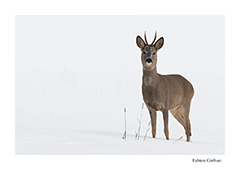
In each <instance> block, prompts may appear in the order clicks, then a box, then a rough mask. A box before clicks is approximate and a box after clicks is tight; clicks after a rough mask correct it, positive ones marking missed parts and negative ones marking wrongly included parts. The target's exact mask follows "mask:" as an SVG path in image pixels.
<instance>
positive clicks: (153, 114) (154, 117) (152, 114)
mask: <svg viewBox="0 0 240 170" xmlns="http://www.w3.org/2000/svg"><path fill="white" fill-rule="evenodd" d="M148 110H149V113H150V117H151V125H152V137H153V138H155V137H156V124H157V113H156V111H155V110H153V109H148Z"/></svg>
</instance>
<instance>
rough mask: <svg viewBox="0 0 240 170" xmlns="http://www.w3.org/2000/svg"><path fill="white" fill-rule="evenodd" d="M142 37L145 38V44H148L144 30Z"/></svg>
mask: <svg viewBox="0 0 240 170" xmlns="http://www.w3.org/2000/svg"><path fill="white" fill-rule="evenodd" d="M144 38H145V41H146V44H147V45H148V42H147V37H146V31H145V32H144Z"/></svg>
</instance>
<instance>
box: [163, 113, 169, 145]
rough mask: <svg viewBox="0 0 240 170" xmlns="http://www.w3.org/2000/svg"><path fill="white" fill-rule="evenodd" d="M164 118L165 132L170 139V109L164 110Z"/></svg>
mask: <svg viewBox="0 0 240 170" xmlns="http://www.w3.org/2000/svg"><path fill="white" fill-rule="evenodd" d="M162 113H163V120H164V134H165V136H166V139H167V140H169V131H168V110H163V111H162Z"/></svg>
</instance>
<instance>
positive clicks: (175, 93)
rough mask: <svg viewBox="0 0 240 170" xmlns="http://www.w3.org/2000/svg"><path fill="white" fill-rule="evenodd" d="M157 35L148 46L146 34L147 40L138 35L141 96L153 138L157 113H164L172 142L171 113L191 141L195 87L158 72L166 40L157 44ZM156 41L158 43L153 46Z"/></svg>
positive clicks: (178, 76) (179, 77) (181, 79)
mask: <svg viewBox="0 0 240 170" xmlns="http://www.w3.org/2000/svg"><path fill="white" fill-rule="evenodd" d="M156 36H157V32H155V37H154V40H153V42H152V43H151V44H150V45H149V44H148V42H147V38H146V32H145V33H144V38H145V42H144V40H143V39H142V38H141V37H140V36H137V39H136V41H137V46H138V47H139V48H140V49H141V52H142V54H141V60H142V65H143V77H142V95H143V100H144V102H145V104H146V106H147V108H148V110H149V113H150V117H151V124H152V136H153V138H155V137H156V122H157V121H156V119H157V115H156V111H161V112H162V113H163V120H164V134H165V136H166V139H167V140H169V132H168V110H170V112H171V113H172V115H173V116H174V117H175V118H176V119H177V121H178V122H179V123H180V124H182V126H183V127H184V129H185V133H186V136H187V142H189V141H190V136H191V124H190V120H189V110H190V104H191V100H192V97H193V94H194V89H193V86H192V84H191V83H190V82H189V81H188V80H186V79H185V78H184V77H182V76H181V75H175V74H174V75H161V74H158V73H157V69H156V64H157V52H158V50H159V49H160V48H161V47H162V46H163V42H164V39H163V37H161V38H159V39H158V40H157V41H156V42H155V40H156ZM154 42H155V43H154Z"/></svg>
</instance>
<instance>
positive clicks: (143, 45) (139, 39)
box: [136, 36, 146, 49]
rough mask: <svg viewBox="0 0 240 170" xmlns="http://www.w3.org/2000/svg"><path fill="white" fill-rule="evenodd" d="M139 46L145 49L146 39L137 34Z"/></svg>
mask: <svg viewBox="0 0 240 170" xmlns="http://www.w3.org/2000/svg"><path fill="white" fill-rule="evenodd" d="M136 40H137V46H138V47H139V48H141V49H143V48H144V47H145V45H146V44H145V43H144V41H143V39H142V38H141V37H140V36H137V39H136Z"/></svg>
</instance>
